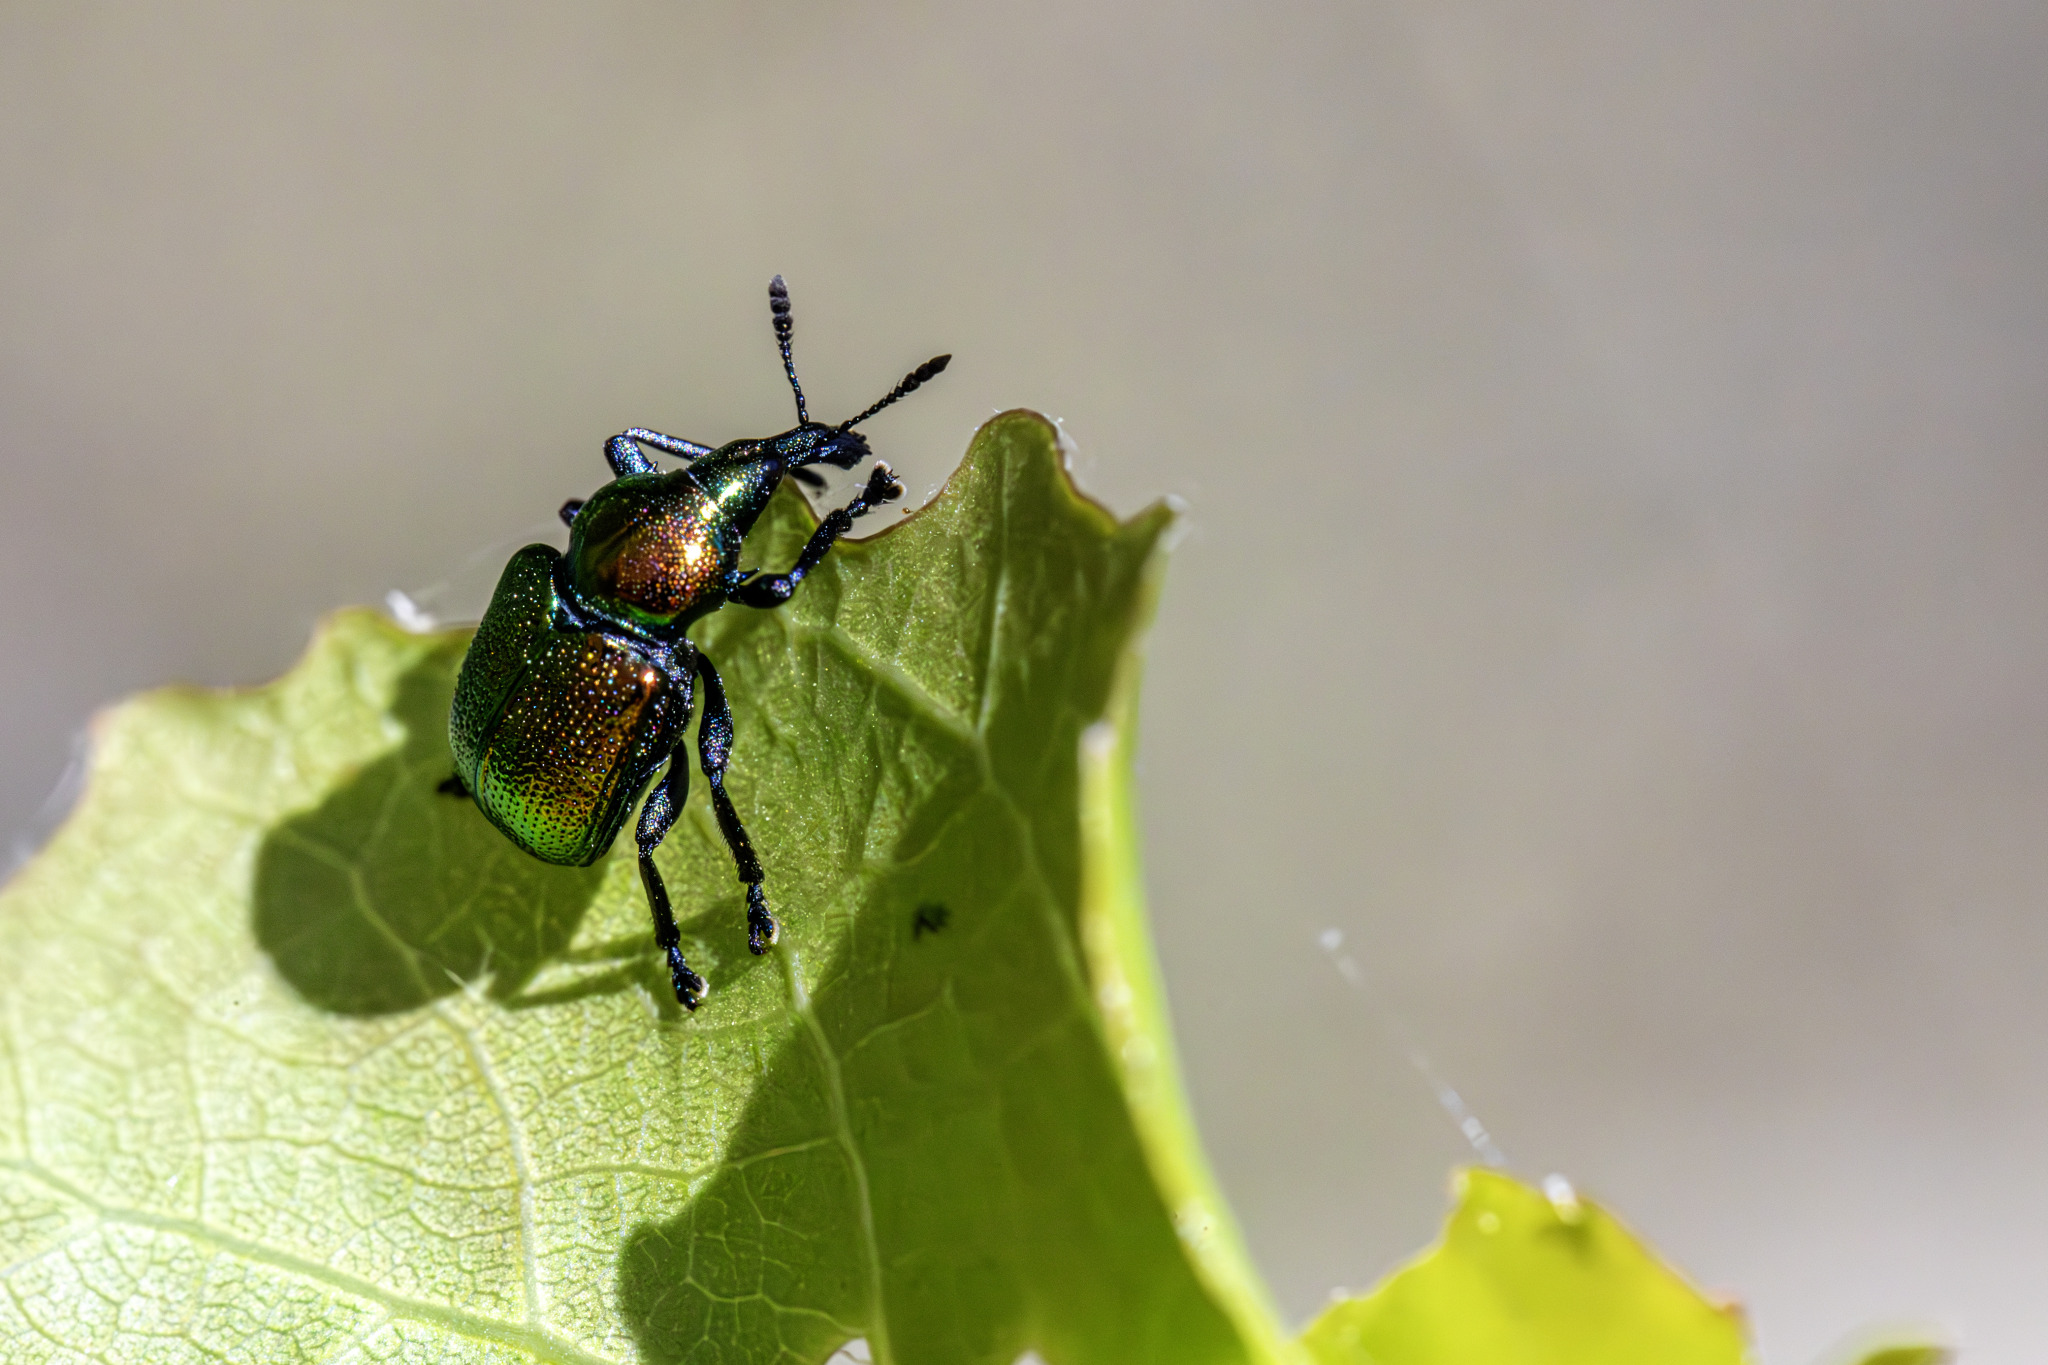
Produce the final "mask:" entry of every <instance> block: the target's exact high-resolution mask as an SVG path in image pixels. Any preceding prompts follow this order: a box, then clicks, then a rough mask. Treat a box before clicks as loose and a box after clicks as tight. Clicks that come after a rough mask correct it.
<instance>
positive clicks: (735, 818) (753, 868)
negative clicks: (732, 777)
mask: <svg viewBox="0 0 2048 1365" xmlns="http://www.w3.org/2000/svg"><path fill="white" fill-rule="evenodd" d="M696 666H697V676H698V677H700V678H702V679H703V680H704V722H703V724H702V725H701V726H700V727H699V728H698V731H697V757H698V759H699V760H700V762H701V763H702V766H703V768H704V776H705V778H706V780H708V781H709V782H710V783H711V808H712V809H713V810H714V811H716V812H717V813H718V828H719V831H720V832H721V833H723V834H724V835H725V844H726V847H727V848H730V849H731V850H732V860H733V862H734V863H735V864H737V865H738V867H739V873H740V880H741V881H742V882H744V883H746V887H747V947H748V948H750V949H752V950H753V951H754V952H755V953H757V954H758V953H765V952H767V951H768V948H769V945H770V944H772V943H774V942H775V940H776V938H777V937H779V936H780V934H781V932H782V930H781V929H780V927H778V926H777V925H776V923H775V916H773V915H771V914H769V913H768V895H767V893H766V892H764V891H763V890H762V889H761V860H760V858H758V857H756V856H755V854H754V841H753V840H751V839H749V838H748V837H747V830H746V826H744V825H742V824H741V823H740V814H739V812H738V811H736V810H734V809H733V806H732V798H731V797H730V796H727V795H726V794H725V768H726V764H727V763H728V762H730V761H731V759H732V708H730V707H728V706H727V705H726V704H725V685H724V684H723V683H721V682H719V680H718V670H717V669H715V668H713V667H712V666H711V660H709V659H707V658H705V657H704V656H703V655H702V654H699V655H698V656H697V665H696Z"/></svg>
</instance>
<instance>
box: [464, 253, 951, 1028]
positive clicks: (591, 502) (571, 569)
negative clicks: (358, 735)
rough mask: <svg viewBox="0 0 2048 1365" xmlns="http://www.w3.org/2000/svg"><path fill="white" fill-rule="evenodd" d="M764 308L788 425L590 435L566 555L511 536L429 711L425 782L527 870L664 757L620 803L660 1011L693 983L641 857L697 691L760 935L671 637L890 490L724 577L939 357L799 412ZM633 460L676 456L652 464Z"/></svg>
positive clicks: (615, 820) (695, 652) (886, 473)
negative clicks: (442, 729) (444, 693)
mask: <svg viewBox="0 0 2048 1365" xmlns="http://www.w3.org/2000/svg"><path fill="white" fill-rule="evenodd" d="M768 307H769V316H770V319H771V320H772V322H773V323H774V327H775V340H776V343H777V345H778V346H779V347H780V348H781V351H782V369H783V372H784V373H785V374H787V375H788V376H789V387H790V392H791V393H793V394H795V396H796V425H795V426H794V427H792V428H791V429H790V430H788V431H785V432H783V433H782V434H781V435H779V436H764V437H761V438H758V439H754V440H741V441H731V442H728V443H727V444H725V445H722V446H719V447H717V448H715V449H714V448H712V447H711V446H706V445H699V444H698V443H697V442H695V441H685V440H682V439H680V438H678V437H675V436H665V435H663V434H662V433H660V432H658V431H648V430H646V429H645V428H642V427H634V428H632V429H630V430H627V431H623V432H620V433H619V434H618V435H617V436H614V437H612V438H611V439H610V440H609V441H607V442H605V447H604V454H605V459H606V460H607V461H609V462H610V464H611V468H612V473H613V474H614V475H615V476H616V477H614V479H613V480H612V482H610V483H608V484H606V485H605V486H604V487H602V488H600V489H598V490H597V492H595V493H593V494H591V495H590V497H589V498H587V499H580V500H579V499H572V500H570V501H569V502H566V503H564V504H563V505H562V510H561V515H562V520H563V521H565V522H567V523H568V526H569V549H568V551H567V553H566V554H564V553H560V552H557V551H556V550H555V549H554V548H553V547H552V546H549V545H529V546H527V547H526V548H525V549H523V550H521V551H519V552H518V553H517V554H515V555H513V556H512V560H511V562H510V563H508V564H507V565H506V566H505V572H504V574H503V575H502V576H501V577H500V578H499V579H498V587H497V590H496V592H495V593H493V594H492V597H491V604H490V606H489V607H488V608H487V609H486V610H485V612H484V618H483V621H482V622H481V624H479V625H478V626H477V631H476V638H475V639H474V640H473V641H472V642H471V644H470V647H469V653H468V655H467V657H465V658H464V659H463V661H462V671H461V672H460V674H458V675H457V677H456V680H455V700H454V704H453V706H452V707H451V708H450V710H449V715H448V742H449V745H450V747H451V748H452V749H453V751H454V755H455V776H453V777H451V778H450V779H448V781H446V782H444V783H442V790H444V791H448V792H451V793H453V794H456V795H463V794H467V795H468V796H469V797H471V798H472V799H473V800H474V801H475V802H476V804H477V807H478V808H479V809H480V810H482V811H483V813H484V815H485V816H487V817H488V818H489V819H490V821H491V823H492V824H494V825H496V826H497V827H498V828H499V829H500V830H502V831H503V832H504V834H505V837H506V838H508V839H510V840H511V841H512V842H513V843H514V844H517V845H518V846H519V847H520V848H522V849H524V850H526V852H528V853H530V854H532V855H533V856H534V857H536V858H539V859H541V860H542V861H544V862H550V863H559V864H562V865H565V866H571V867H581V866H587V865H588V864H590V863H594V862H596V861H597V860H598V859H599V858H602V857H603V856H604V855H605V853H606V852H607V851H608V850H609V849H610V848H611V845H612V841H613V840H614V839H615V838H617V837H618V833H619V831H620V830H621V829H622V828H624V827H625V823H626V817H627V816H628V815H629V814H630V813H631V811H632V808H633V804H634V802H635V801H637V800H638V799H639V797H640V794H641V793H642V792H643V791H647V789H648V785H649V783H653V782H654V779H655V775H656V774H657V773H658V772H660V770H661V768H662V765H663V764H667V765H668V772H667V774H666V775H665V776H663V777H662V778H661V780H660V781H659V782H658V783H655V784H654V787H653V790H652V791H651V792H650V793H649V794H648V796H647V800H646V801H645V803H644V804H642V805H641V807H640V820H639V824H638V826H637V827H636V828H635V830H634V835H633V838H634V842H635V843H636V844H637V845H638V847H639V857H640V881H641V884H642V885H643V886H644V887H645V888H646V891H647V906H648V910H649V911H650V913H651V914H652V915H653V917H654V941H655V943H656V944H657V945H659V946H660V948H661V949H662V951H663V952H664V953H665V954H666V955H667V958H668V972H669V980H670V983H671V984H672V985H673V986H674V987H675V993H676V999H677V1001H679V1002H680V1003H681V1004H682V1005H683V1007H684V1008H685V1009H691V1010H694V1009H696V1008H697V1006H698V1004H699V1003H700V1002H701V1001H702V1000H703V999H704V997H705V994H706V992H707V990H708V987H707V986H706V985H705V982H704V978H703V977H701V976H699V975H698V974H697V973H696V972H694V971H692V970H691V968H690V965H689V963H687V962H685V961H684V960H683V952H682V946H681V935H680V933H679V932H678V931H677V929H676V919H675V912H674V911H673V909H672V908H671V907H670V905H669V898H668V889H667V887H665V886H664V885H663V884H662V880H661V873H660V871H659V870H658V869H657V868H656V867H655V865H654V850H655V849H656V848H658V847H659V846H660V845H661V841H662V840H663V838H665V837H666V836H667V834H668V832H669V829H670V827H671V826H673V825H674V824H675V822H676V817H677V816H678V815H680V814H681V813H682V809H683V802H684V798H685V797H686V796H687V794H688V792H689V781H690V773H689V762H688V757H687V755H686V754H685V753H684V752H683V746H684V743H685V735H684V730H685V729H686V727H687V725H688V723H689V719H690V713H691V711H692V709H693V706H694V703H695V701H696V695H695V693H696V689H697V687H698V686H699V685H701V686H702V688H703V708H704V714H703V720H702V722H701V723H700V724H699V726H698V735H697V760H698V765H699V766H700V767H701V768H702V769H703V771H704V778H705V781H706V782H707V783H708V784H709V785H710V788H711V808H712V811H713V813H714V814H715V815H716V816H717V819H718V828H719V830H720V832H721V833H722V834H723V835H724V836H725V842H726V845H727V846H728V847H729V848H730V849H731V850H732V857H733V863H734V864H735V866H736V867H737V869H738V871H739V879H740V881H741V883H742V884H744V885H745V887H746V901H747V946H748V947H749V948H750V949H752V950H753V951H754V952H755V953H757V954H758V953H765V952H767V951H768V949H769V948H770V947H771V946H772V945H773V944H774V943H775V940H776V937H777V934H778V933H779V932H780V931H779V928H778V926H777V924H776V921H775V916H774V915H772V914H770V913H769V910H768V897H767V893H766V892H765V891H764V890H763V889H762V885H761V883H762V880H763V874H762V870H761V859H760V856H759V855H758V854H757V853H756V852H755V851H754V845H753V841H752V840H751V839H749V838H748V837H747V831H746V827H745V826H744V825H742V824H741V823H740V817H739V812H738V811H736V810H735V809H734V808H733V803H732V798H731V797H730V796H728V795H727V794H726V790H725V774H726V768H727V765H728V763H729V762H730V760H731V757H732V746H733V721H732V711H731V709H730V708H729V707H728V706H727V704H726V697H725V688H724V685H723V684H722V683H720V681H719V678H718V670H717V669H716V668H714V667H712V664H711V660H710V659H708V658H706V657H705V656H704V652H703V651H702V650H700V649H698V648H697V647H696V646H695V645H694V644H692V643H691V642H690V639H689V637H688V634H687V632H688V630H689V628H690V626H691V625H692V624H694V623H695V622H697V621H699V620H702V619H703V618H704V617H705V616H707V615H709V614H710V613H712V612H714V611H717V610H718V609H719V608H720V607H723V606H725V605H727V604H728V603H733V602H737V603H739V604H740V605H741V606H745V607H757V608H761V609H763V610H773V609H774V608H776V607H779V606H781V605H782V604H783V603H785V602H787V601H789V599H790V596H791V595H792V594H793V593H794V592H795V591H796V588H797V585H798V584H799V583H801V582H803V580H804V577H805V575H807V574H809V573H810V572H811V571H812V570H813V569H815V568H817V567H818V564H819V563H820V561H822V560H823V559H824V558H825V556H826V554H827V553H828V552H829V551H830V550H831V549H832V546H833V543H834V542H835V541H837V540H838V539H839V538H840V537H841V536H843V535H845V534H846V533H847V532H848V531H849V530H851V529H852V527H853V523H854V519H855V518H857V517H860V516H863V515H865V514H866V513H867V512H869V511H871V510H872V509H874V508H876V507H879V506H881V505H882V504H884V503H888V502H893V501H894V500H896V499H897V498H900V497H902V496H903V485H902V484H901V483H899V482H897V480H896V476H895V475H894V474H893V473H892V472H891V471H890V469H889V466H888V465H887V464H884V463H883V462H882V461H880V460H877V461H875V465H874V468H873V469H872V470H871V471H870V472H869V474H868V478H867V481H866V483H865V484H864V485H863V486H862V488H861V490H860V492H859V493H857V494H856V495H855V496H854V498H853V500H852V501H851V502H849V503H847V504H846V505H845V506H844V507H841V508H839V509H838V510H836V511H834V512H832V513H830V514H829V515H827V516H826V517H825V519H824V521H822V522H821V523H819V526H818V529H817V530H816V531H815V532H814V533H812V535H811V538H810V540H809V541H808V542H807V543H806V544H805V545H804V548H803V551H802V553H800V554H799V555H798V556H797V559H796V563H795V564H793V565H791V566H790V568H789V569H788V571H787V572H785V573H779V574H764V573H761V572H760V571H758V570H742V569H741V568H740V566H739V560H740V547H741V544H742V542H743V541H744V540H745V539H746V535H747V532H748V531H750V530H752V529H753V526H754V522H755V520H756V519H757V518H759V517H760V515H761V512H762V510H763V509H764V508H766V507H767V505H768V499H769V497H770V495H772V494H773V493H774V492H775V489H776V486H777V485H778V484H780V483H781V481H782V479H783V476H784V475H789V476H791V477H793V478H795V479H797V480H799V481H801V482H804V483H808V484H811V485H813V486H822V485H823V483H824V480H823V479H822V478H820V477H819V476H818V474H817V472H816V471H815V470H812V469H810V468H808V466H810V465H814V464H828V465H832V466H834V467H836V468H839V469H852V468H853V467H854V466H855V465H858V464H860V463H861V462H862V461H864V460H866V459H868V458H869V457H870V456H871V455H872V453H873V452H872V451H870V450H869V449H868V443H867V440H866V438H865V437H863V436H862V435H861V434H860V433H858V432H856V431H855V430H854V428H855V427H857V426H859V425H860V424H861V423H862V422H865V421H867V420H868V418H870V417H873V416H874V415H875V414H876V413H878V412H880V411H881V410H882V409H884V408H886V407H888V406H889V405H890V404H891V403H894V402H895V401H896V400H898V399H899V398H902V397H904V396H906V395H908V394H910V393H912V392H914V391H916V390H917V389H918V388H919V387H920V386H922V385H923V384H924V383H925V382H926V381H928V380H930V379H931V378H932V377H933V376H935V375H937V374H938V373H939V372H940V371H941V370H943V369H945V368H946V365H947V362H948V361H950V360H951V359H952V357H951V356H945V355H941V356H934V357H933V358H932V359H930V360H927V361H926V362H925V363H924V364H922V365H920V366H918V367H917V368H916V369H914V370H912V371H911V372H910V373H909V374H907V375H905V376H904V377H903V380H902V382H901V383H899V384H897V385H896V387H895V388H893V389H891V390H889V392H888V393H887V394H885V395H883V396H882V398H881V399H880V401H878V402H876V403H874V404H873V405H872V406H870V407H869V408H867V410H866V411H864V412H862V413H861V414H860V415H859V416H857V417H853V418H849V419H848V420H846V421H844V422H841V423H840V424H839V425H838V426H826V425H825V424H823V423H821V422H814V421H812V420H811V417H810V413H809V411H808V409H807V408H806V407H805V404H804V390H803V385H802V384H801V383H800V382H798V380H797V377H796V361H795V359H794V358H793V356H792V354H791V351H790V338H791V335H792V332H793V330H794V328H793V323H792V321H791V318H790V310H789V290H788V288H787V287H786V286H785V285H784V284H783V282H782V277H781V276H780V275H777V276H776V277H775V278H774V280H773V281H771V282H770V283H769V285H768ZM649 449H652V450H655V451H658V452H660V453H662V454H664V455H672V456H675V457H676V458H678V459H681V460H683V461H685V462H686V463H685V464H684V466H683V467H680V468H676V469H670V470H667V471H663V470H662V469H660V468H659V467H657V466H656V464H655V463H654V460H653V459H652V458H651V457H650V456H649V455H648V454H647V451H648V450H649Z"/></svg>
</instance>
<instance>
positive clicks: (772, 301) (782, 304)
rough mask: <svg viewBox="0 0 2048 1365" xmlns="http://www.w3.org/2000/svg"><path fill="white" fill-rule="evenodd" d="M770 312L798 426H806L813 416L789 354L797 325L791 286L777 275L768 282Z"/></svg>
mask: <svg viewBox="0 0 2048 1365" xmlns="http://www.w3.org/2000/svg"><path fill="white" fill-rule="evenodd" d="M768 311H769V312H770V313H771V314H773V315H774V319H775V340H776V342H777V343H778V344H780V345H781V347H782V370H783V373H785V374H787V375H788V376H789V387H790V391H791V392H793V393H794V394H796V424H797V425H798V426H802V425H804V424H805V423H806V422H808V421H810V420H811V415H810V414H809V413H808V412H805V411H804V386H803V385H801V384H799V383H797V382H796V360H795V359H794V358H793V357H792V356H791V355H790V353H789V334H790V333H791V332H792V331H794V330H795V329H796V324H795V323H794V322H792V321H790V317H789V286H788V285H786V284H784V283H783V282H782V276H780V275H777V276H776V277H775V278H774V279H772V280H770V281H768Z"/></svg>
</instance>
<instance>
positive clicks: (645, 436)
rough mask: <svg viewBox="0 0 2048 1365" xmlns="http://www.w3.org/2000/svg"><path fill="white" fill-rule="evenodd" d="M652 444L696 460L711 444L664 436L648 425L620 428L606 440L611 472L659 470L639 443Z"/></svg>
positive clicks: (661, 450)
mask: <svg viewBox="0 0 2048 1365" xmlns="http://www.w3.org/2000/svg"><path fill="white" fill-rule="evenodd" d="M643 445H650V446H653V447H654V448H655V449H656V450H658V451H660V452H661V453H662V454H664V455H674V456H676V457H677V458H679V459H684V460H694V459H696V458H698V457H699V456H702V455H709V454H710V453H711V447H710V446H700V445H698V444H697V443H696V442H695V441H685V440H684V439H683V438H682V437H680V436H664V435H662V434H661V433H660V432H658V431H649V430H648V429H647V428H646V427H632V428H630V429H628V430H626V431H622V432H620V433H619V434H618V435H616V436H614V437H612V438H611V439H610V440H609V441H606V442H605V443H604V457H605V459H606V460H608V461H610V462H611V467H612V473H614V474H616V475H618V476H619V477H620V478H622V479H623V478H625V477H626V476H627V475H628V474H658V473H660V472H661V471H660V467H659V466H657V465H656V464H655V463H654V461H652V460H650V459H648V458H647V452H646V451H644V450H642V449H641V448H640V447H641V446H643Z"/></svg>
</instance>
